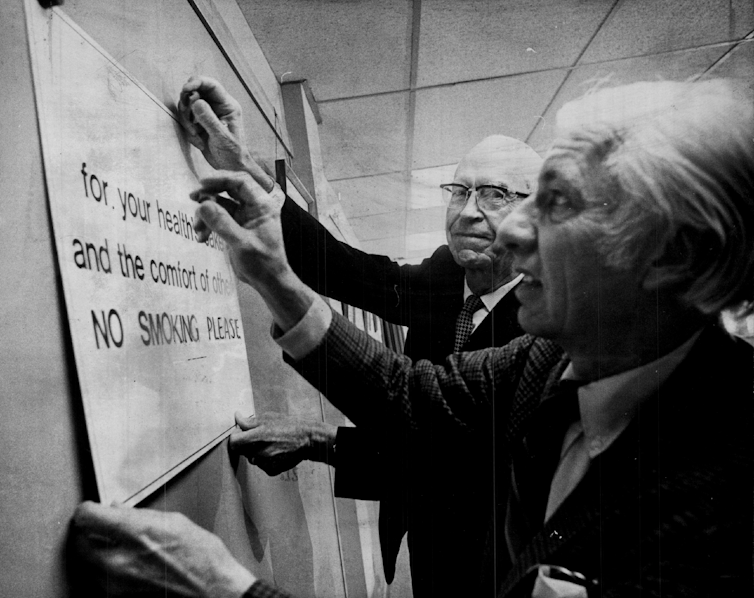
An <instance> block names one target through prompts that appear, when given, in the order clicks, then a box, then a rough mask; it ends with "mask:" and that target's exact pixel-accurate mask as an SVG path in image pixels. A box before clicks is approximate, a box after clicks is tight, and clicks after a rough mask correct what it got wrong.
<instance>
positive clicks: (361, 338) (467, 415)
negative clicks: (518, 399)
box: [286, 314, 535, 430]
mask: <svg viewBox="0 0 754 598" xmlns="http://www.w3.org/2000/svg"><path fill="white" fill-rule="evenodd" d="M534 342H535V339H534V337H531V336H523V337H520V338H518V339H516V340H514V341H512V342H511V343H510V344H508V345H506V346H505V347H502V348H496V349H486V350H484V351H477V352H472V353H461V354H456V355H450V356H449V357H448V358H447V360H446V361H445V363H444V364H443V365H433V364H432V363H431V362H429V361H424V360H422V361H418V362H417V363H415V364H412V362H411V360H410V359H408V358H407V357H406V356H405V355H398V354H396V353H393V352H392V351H390V350H389V349H387V348H386V347H384V346H383V345H381V344H380V343H378V342H375V341H374V340H372V339H370V338H369V336H368V335H366V334H365V333H362V332H360V331H359V330H357V329H356V327H355V326H353V325H352V324H351V323H350V322H348V320H347V319H345V318H343V317H341V316H339V315H338V314H333V321H332V323H331V325H330V328H329V329H328V331H327V334H326V335H325V338H324V339H323V341H322V343H321V344H320V345H319V346H318V347H317V349H315V350H314V351H312V352H311V353H309V354H308V355H307V356H305V357H304V358H303V359H301V360H299V361H297V362H294V361H293V360H292V359H290V358H288V357H287V358H286V359H287V361H289V362H290V363H291V364H292V365H293V366H294V367H295V368H296V369H297V370H298V371H299V372H300V373H301V374H302V375H303V376H304V377H305V378H306V379H307V380H308V381H309V382H310V383H311V384H313V385H314V386H315V387H317V388H318V389H319V390H320V391H322V392H323V393H324V394H325V396H326V397H327V399H328V400H329V401H330V402H331V403H332V404H333V405H335V406H336V407H337V408H338V409H340V410H341V411H342V412H343V413H345V414H346V415H347V416H348V417H349V418H350V419H351V421H353V422H354V423H355V424H356V425H357V426H368V427H372V428H374V427H385V426H396V425H398V426H402V427H404V428H406V429H412V430H419V429H423V428H425V427H427V426H430V425H431V426H432V427H433V429H435V430H438V429H441V428H442V427H443V426H446V427H447V428H449V429H458V428H459V427H460V428H469V429H477V428H478V427H480V426H482V425H484V423H485V422H487V421H489V419H488V418H489V416H490V412H491V405H492V402H493V401H495V403H496V405H499V404H500V401H501V400H506V399H507V400H510V398H512V396H513V393H514V390H515V383H516V378H517V376H518V373H519V372H520V371H521V370H522V368H523V363H524V362H525V360H526V357H527V355H528V353H529V349H530V348H531V346H532V345H533V344H534Z"/></svg>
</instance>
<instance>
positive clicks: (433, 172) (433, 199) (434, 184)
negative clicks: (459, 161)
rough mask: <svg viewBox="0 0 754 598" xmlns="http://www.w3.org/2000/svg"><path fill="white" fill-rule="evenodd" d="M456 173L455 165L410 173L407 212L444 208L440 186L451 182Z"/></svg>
mask: <svg viewBox="0 0 754 598" xmlns="http://www.w3.org/2000/svg"><path fill="white" fill-rule="evenodd" d="M455 172H456V165H455V164H448V165H447V166H438V167H436V168H422V169H420V170H414V171H413V172H412V173H411V192H410V193H411V196H410V198H409V203H408V208H409V210H419V209H421V208H435V207H438V206H440V207H442V208H443V209H444V208H445V206H444V203H443V201H442V192H441V191H440V185H442V184H443V183H451V182H453V175H454V174H455Z"/></svg>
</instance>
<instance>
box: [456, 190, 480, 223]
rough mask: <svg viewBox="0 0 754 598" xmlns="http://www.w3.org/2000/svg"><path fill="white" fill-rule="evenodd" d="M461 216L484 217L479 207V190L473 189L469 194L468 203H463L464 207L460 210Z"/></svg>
mask: <svg viewBox="0 0 754 598" xmlns="http://www.w3.org/2000/svg"><path fill="white" fill-rule="evenodd" d="M460 216H462V217H465V218H482V217H484V215H483V214H482V211H481V210H480V209H479V204H478V203H477V190H476V189H471V191H470V192H469V196H468V197H467V198H466V203H465V204H463V209H462V210H461V212H460Z"/></svg>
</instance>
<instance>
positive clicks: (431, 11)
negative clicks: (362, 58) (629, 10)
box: [417, 0, 613, 87]
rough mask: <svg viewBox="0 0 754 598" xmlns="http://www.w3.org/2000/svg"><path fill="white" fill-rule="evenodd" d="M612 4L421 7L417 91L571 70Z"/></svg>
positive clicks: (445, 1) (544, 1)
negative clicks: (477, 81)
mask: <svg viewBox="0 0 754 598" xmlns="http://www.w3.org/2000/svg"><path fill="white" fill-rule="evenodd" d="M612 4H613V3H612V2H584V1H582V0H559V1H558V2H553V1H552V0H508V1H507V2H500V1H499V0H473V1H469V0H465V1H464V2H458V1H457V0H442V1H437V0H436V1H433V2H424V3H422V13H421V14H422V16H421V33H420V43H419V65H418V71H417V72H418V78H417V84H418V86H419V87H423V86H428V85H437V84H442V83H452V82H455V81H469V80H472V79H479V78H489V77H496V76H500V75H510V74H513V73H526V72H531V71H536V70H543V69H551V68H555V67H561V66H570V65H572V64H573V63H574V62H575V61H576V59H577V58H578V56H579V54H580V52H581V50H582V49H583V48H584V47H585V46H586V45H587V43H588V42H589V40H590V39H591V38H592V36H593V35H594V33H595V32H596V31H597V29H598V27H599V25H600V23H601V22H602V20H603V19H604V18H605V16H606V15H607V14H608V12H609V10H610V7H611V6H612Z"/></svg>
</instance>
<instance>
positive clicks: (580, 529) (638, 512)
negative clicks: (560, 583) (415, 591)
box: [295, 316, 754, 598]
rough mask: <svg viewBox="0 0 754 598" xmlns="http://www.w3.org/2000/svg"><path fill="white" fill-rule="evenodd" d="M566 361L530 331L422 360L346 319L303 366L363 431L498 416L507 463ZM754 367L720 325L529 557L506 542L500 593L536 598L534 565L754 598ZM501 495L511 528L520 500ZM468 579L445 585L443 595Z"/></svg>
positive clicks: (664, 590)
mask: <svg viewBox="0 0 754 598" xmlns="http://www.w3.org/2000/svg"><path fill="white" fill-rule="evenodd" d="M658 357H659V356H658ZM565 363H566V361H565V360H564V356H563V355H562V352H561V351H560V350H559V349H558V348H557V346H555V345H554V344H552V343H550V342H548V341H546V340H542V339H535V338H533V337H530V336H525V337H522V338H520V339H516V340H515V341H513V342H512V343H510V344H509V345H507V346H506V347H504V348H502V349H490V350H486V351H480V352H476V353H462V354H458V355H453V356H451V357H450V358H449V359H448V362H447V363H446V365H445V366H444V367H438V366H433V365H432V364H431V363H430V362H427V361H420V362H418V363H416V364H413V365H412V364H411V362H410V360H408V359H407V358H405V357H402V356H397V355H395V354H393V353H391V352H390V351H387V350H385V349H384V347H382V346H380V345H379V344H378V343H374V342H373V341H371V340H370V339H368V338H366V335H360V334H358V333H356V332H355V330H354V329H353V328H352V327H351V326H350V324H349V323H348V322H346V321H344V320H343V319H342V318H339V317H337V316H336V317H335V319H334V320H333V324H332V325H331V327H330V329H329V331H328V333H327V335H326V337H325V341H324V342H323V343H322V345H321V346H320V348H319V349H318V350H317V351H315V352H313V353H312V354H310V355H308V356H307V357H306V358H304V359H303V360H301V361H300V362H298V363H297V364H295V366H296V367H297V369H298V370H299V371H300V372H301V373H302V374H303V375H304V376H305V377H307V379H309V380H310V381H311V382H312V383H314V384H315V385H317V386H319V388H320V389H321V390H322V391H323V392H324V393H325V394H326V396H327V397H328V399H329V400H330V401H331V402H332V403H333V404H335V405H336V406H338V407H339V408H340V409H341V410H342V411H343V412H344V413H345V414H346V415H348V417H350V418H351V419H352V420H353V421H354V422H355V423H356V425H357V426H358V425H374V424H376V425H380V426H384V428H383V429H387V428H388V427H389V426H393V428H396V429H397V428H400V430H401V433H405V434H409V435H411V434H421V431H422V429H423V428H426V427H431V428H433V429H435V430H438V429H443V430H445V431H446V433H447V434H449V435H450V434H452V433H453V431H454V430H461V431H476V432H477V433H479V434H482V435H484V434H485V432H486V431H487V430H489V422H490V421H495V422H496V428H497V429H498V433H497V434H496V436H495V449H496V453H495V454H496V467H497V469H498V470H500V471H506V470H507V469H508V468H509V463H510V458H509V454H510V449H511V447H513V446H515V445H516V443H518V442H520V439H521V438H522V436H523V435H524V434H525V433H526V429H527V423H528V422H529V421H531V416H532V414H533V413H534V412H535V410H536V409H537V408H538V405H539V403H540V400H541V398H542V397H543V396H546V395H547V393H548V390H549V388H550V387H551V386H552V384H553V383H554V381H556V380H557V379H558V377H559V374H560V372H561V371H562V369H563V368H564V366H565ZM753 365H754V354H753V350H752V348H751V347H750V346H749V345H747V344H746V343H743V342H742V341H740V340H734V339H731V338H730V337H729V336H728V335H727V334H726V333H725V332H723V331H721V330H719V329H718V328H717V327H715V326H710V327H709V328H708V329H706V330H705V331H704V332H703V334H702V336H701V337H700V338H699V339H698V341H697V342H696V343H695V345H694V347H693V348H692V350H691V352H690V354H689V355H688V357H687V358H686V359H685V360H684V361H683V363H682V364H681V365H680V366H679V367H678V368H677V370H676V371H675V372H674V373H673V374H672V375H671V377H670V378H669V379H668V380H667V382H666V383H665V384H663V385H662V386H661V387H659V388H658V389H656V392H655V393H654V395H653V396H651V397H650V398H649V399H648V400H647V401H645V402H644V403H642V405H641V406H640V408H639V410H638V413H637V415H636V416H635V417H634V419H633V420H632V422H631V424H630V425H629V426H628V428H627V429H626V430H625V431H624V432H623V433H622V434H621V435H620V436H619V438H618V439H617V440H616V441H615V442H614V443H613V444H612V445H611V446H610V447H609V448H608V449H607V450H606V451H605V452H604V453H602V454H601V455H600V456H599V457H597V458H596V459H594V460H593V462H592V464H591V466H590V469H589V471H588V473H587V475H586V476H585V478H584V479H583V480H582V481H581V482H580V483H579V485H578V486H577V488H576V489H575V490H574V491H573V493H572V494H571V495H570V496H569V497H568V498H567V499H566V500H565V501H564V503H563V504H562V505H561V507H560V508H559V509H558V510H557V511H556V513H555V514H554V515H553V516H552V518H551V519H550V520H549V521H548V523H547V524H546V525H544V526H543V527H542V529H540V530H538V531H537V533H536V534H535V536H534V537H533V538H532V540H531V542H530V543H529V544H528V546H527V547H526V548H525V549H524V550H523V551H522V552H521V553H520V554H519V555H517V556H516V560H515V563H513V564H512V565H511V563H510V560H509V558H508V556H507V551H506V550H505V548H504V546H505V544H504V543H503V544H502V548H501V545H500V543H499V542H498V543H497V547H498V550H497V554H495V555H494V556H493V559H492V560H491V562H494V563H495V564H496V567H495V568H494V573H495V574H496V580H495V582H494V583H495V587H497V588H499V594H498V595H499V596H504V597H506V598H507V597H514V596H522V597H523V596H528V595H530V592H531V578H530V576H529V577H527V576H526V575H525V572H526V571H527V570H528V569H529V568H530V567H531V566H533V565H536V564H538V563H546V564H555V565H562V566H565V567H568V568H570V569H572V570H576V571H579V572H581V573H583V574H584V575H586V576H587V577H588V578H594V579H597V580H598V581H599V583H600V586H601V590H602V594H601V596H603V597H605V596H613V597H624V596H642V597H645V596H658V597H659V596H705V597H706V596H750V595H752V560H751V550H752V515H753V512H752V511H753V510H752V496H753V491H754V487H753V484H752V465H753V464H754V454H753V453H754V440H753V438H754V435H753V434H752V414H753V410H752V388H753V387H754V371H753V367H752V366H753ZM325 372H326V373H327V375H326V376H324V373H325ZM331 381H337V383H336V384H328V382H331ZM370 422H372V423H371V424H370ZM394 457H395V458H397V459H399V458H400V456H398V455H395V456H394ZM399 469H400V462H396V463H395V466H394V468H392V469H391V471H398V470H399ZM500 479H503V477H501V478H500ZM500 490H501V491H502V492H503V494H506V493H507V490H506V488H505V485H504V484H501V485H500ZM496 499H497V505H498V511H497V522H498V523H500V524H502V521H504V515H505V513H504V510H505V505H506V500H507V497H506V496H497V497H496ZM497 528H498V530H499V528H500V525H498V526H497ZM493 529H494V528H493ZM498 537H500V535H498ZM494 547H495V545H494V544H493V548H494ZM455 573H456V571H455V570H453V569H452V568H451V569H448V570H447V571H446V572H445V577H444V578H441V579H438V580H437V585H435V586H434V588H433V590H434V591H435V593H436V595H446V594H445V588H446V584H447V583H448V581H451V582H452V578H453V576H454V574H455ZM491 592H492V589H491V587H490V586H488V587H486V588H485V589H484V591H483V595H491Z"/></svg>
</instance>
